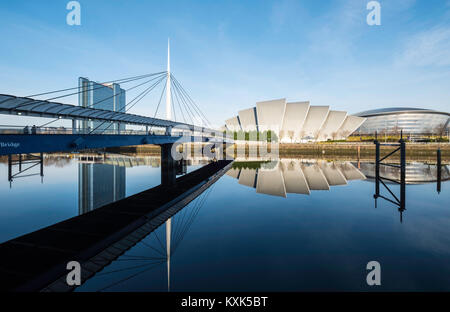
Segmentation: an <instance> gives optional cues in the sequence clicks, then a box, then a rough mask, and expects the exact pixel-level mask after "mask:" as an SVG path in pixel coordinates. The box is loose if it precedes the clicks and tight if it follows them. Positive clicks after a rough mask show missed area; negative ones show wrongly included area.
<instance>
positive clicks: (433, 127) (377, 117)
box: [355, 107, 450, 135]
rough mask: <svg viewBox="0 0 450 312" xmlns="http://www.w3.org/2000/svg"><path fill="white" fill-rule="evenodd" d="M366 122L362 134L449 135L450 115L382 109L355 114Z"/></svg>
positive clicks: (434, 112) (420, 110)
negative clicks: (401, 132)
mask: <svg viewBox="0 0 450 312" xmlns="http://www.w3.org/2000/svg"><path fill="white" fill-rule="evenodd" d="M355 116H359V117H361V118H366V121H365V122H364V123H363V124H362V125H361V127H360V128H359V129H358V130H357V132H358V133H360V134H374V133H375V132H378V133H399V132H400V131H403V133H404V134H406V135H410V134H412V135H420V134H438V135H444V134H447V131H448V128H449V120H450V114H449V113H446V112H440V111H435V110H431V109H423V108H405V107H401V108H396V107H394V108H381V109H374V110H369V111H365V112H361V113H358V114H355Z"/></svg>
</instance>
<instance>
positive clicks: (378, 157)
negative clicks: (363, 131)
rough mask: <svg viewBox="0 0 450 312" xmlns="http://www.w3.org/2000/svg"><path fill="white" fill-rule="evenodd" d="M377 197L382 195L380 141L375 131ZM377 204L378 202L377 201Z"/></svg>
mask: <svg viewBox="0 0 450 312" xmlns="http://www.w3.org/2000/svg"><path fill="white" fill-rule="evenodd" d="M374 144H375V195H374V197H375V199H377V198H378V197H379V196H380V142H378V135H377V133H376V132H375V141H374ZM375 205H376V202H375Z"/></svg>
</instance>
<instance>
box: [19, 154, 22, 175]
mask: <svg viewBox="0 0 450 312" xmlns="http://www.w3.org/2000/svg"><path fill="white" fill-rule="evenodd" d="M19 171H22V154H19Z"/></svg>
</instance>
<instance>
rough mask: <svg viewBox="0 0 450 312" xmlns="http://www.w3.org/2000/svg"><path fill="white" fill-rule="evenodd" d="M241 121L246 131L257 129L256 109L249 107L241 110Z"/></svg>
mask: <svg viewBox="0 0 450 312" xmlns="http://www.w3.org/2000/svg"><path fill="white" fill-rule="evenodd" d="M239 121H240V122H241V127H242V129H243V130H244V131H255V130H257V126H256V125H257V122H256V109H255V108H249V109H244V110H241V111H239Z"/></svg>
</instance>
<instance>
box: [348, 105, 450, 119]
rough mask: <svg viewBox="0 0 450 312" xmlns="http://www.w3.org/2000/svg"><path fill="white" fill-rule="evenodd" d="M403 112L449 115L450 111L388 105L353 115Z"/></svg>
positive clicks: (363, 115) (362, 115)
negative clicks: (387, 106)
mask: <svg viewBox="0 0 450 312" xmlns="http://www.w3.org/2000/svg"><path fill="white" fill-rule="evenodd" d="M404 113H424V114H445V115H448V116H450V113H446V112H439V111H436V110H432V109H426V108H414V107H389V108H379V109H372V110H368V111H364V112H360V113H357V114H355V116H360V117H369V116H375V115H388V114H404Z"/></svg>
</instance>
